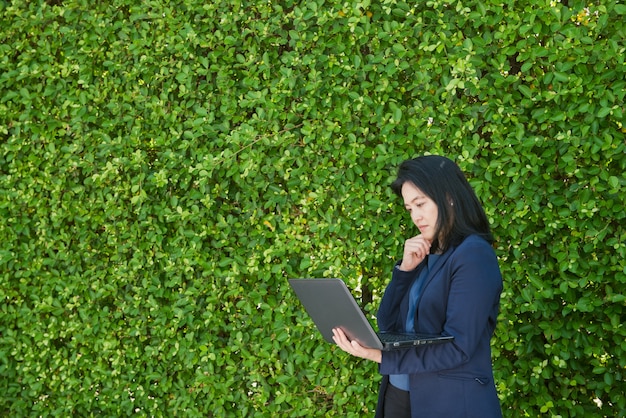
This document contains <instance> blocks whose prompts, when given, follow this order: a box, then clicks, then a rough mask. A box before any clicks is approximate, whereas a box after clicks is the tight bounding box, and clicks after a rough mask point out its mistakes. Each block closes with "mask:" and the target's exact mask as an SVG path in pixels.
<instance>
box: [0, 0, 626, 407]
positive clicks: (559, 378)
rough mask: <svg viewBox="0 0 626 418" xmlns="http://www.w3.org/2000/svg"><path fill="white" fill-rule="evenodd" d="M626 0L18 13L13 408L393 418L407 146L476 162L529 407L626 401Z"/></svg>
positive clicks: (6, 336)
mask: <svg viewBox="0 0 626 418" xmlns="http://www.w3.org/2000/svg"><path fill="white" fill-rule="evenodd" d="M625 16H626V5H624V4H623V3H621V2H610V1H604V0H598V1H595V2H591V3H588V2H581V1H574V0H560V1H555V0H553V1H547V0H546V1H543V0H540V1H527V0H525V1H517V2H513V1H509V0H504V1H498V2H492V1H490V0H484V1H474V0H468V1H466V2H461V1H444V0H430V1H423V2H404V1H401V0H397V1H396V0H382V1H380V2H371V1H369V0H363V1H360V2H357V1H355V2H350V1H345V2H339V1H325V0H309V1H306V2H294V1H292V0H283V1H279V2H278V1H273V0H270V1H240V0H230V1H220V0H216V1H210V2H209V1H207V2H203V1H198V0H173V1H163V0H160V1H156V0H152V1H143V2H138V1H130V0H112V1H103V2H88V1H84V0H83V1H80V0H75V1H71V0H65V1H63V0H47V1H42V0H39V1H17V0H14V1H7V2H2V3H0V19H1V22H0V23H1V25H0V27H1V29H0V41H1V42H0V215H1V217H2V222H1V223H0V415H6V416H99V417H100V416H129V415H137V416H185V417H187V416H204V417H207V416H208V417H223V416H258V417H265V416H293V417H296V416H304V417H312V416H319V417H322V416H348V417H350V416H352V417H360V416H372V415H373V409H374V408H375V403H376V391H377V385H378V382H379V380H380V377H379V376H378V373H377V368H376V366H375V365H374V364H372V363H368V362H364V361H359V360H356V359H353V358H348V357H347V356H346V355H345V354H344V353H342V352H339V351H337V350H335V349H334V347H333V346H331V345H329V344H326V343H325V342H323V341H322V339H321V338H320V336H319V335H318V334H317V332H316V330H315V328H314V326H313V324H312V322H311V321H310V319H309V318H308V317H307V316H306V314H305V312H304V309H303V308H302V307H301V305H300V304H299V302H298V301H297V299H296V298H295V296H294V294H293V293H292V291H291V290H290V288H289V287H288V285H287V278H290V277H300V276H307V277H321V276H324V277H341V278H343V279H344V280H346V281H347V283H348V284H349V286H350V287H351V288H352V289H353V290H354V292H355V294H356V295H357V296H358V298H359V300H360V302H361V303H362V306H363V307H364V309H365V310H366V311H367V312H368V313H369V314H370V315H371V316H372V318H373V316H374V314H375V312H376V309H377V306H378V302H379V300H380V296H381V293H382V291H383V289H384V286H385V284H386V282H387V280H388V278H389V275H390V272H391V267H392V265H393V262H394V261H395V260H396V259H397V258H398V257H400V256H401V253H402V242H403V241H404V239H405V238H406V237H407V236H409V235H410V234H413V233H415V231H414V230H413V228H412V227H411V226H410V225H409V224H410V220H409V218H408V216H407V215H406V214H405V213H403V210H402V208H401V205H400V204H399V203H400V202H399V201H398V199H397V198H396V197H394V196H393V195H392V194H391V192H390V190H389V187H388V186H389V183H390V182H391V181H392V180H393V178H394V174H395V168H396V166H397V165H398V163H399V162H401V161H402V160H404V159H407V158H411V157H414V156H417V155H419V154H423V153H439V154H444V155H447V156H449V157H451V158H452V159H454V160H455V161H457V162H458V163H459V165H460V166H461V167H462V168H463V170H464V171H465V172H466V173H467V174H468V177H469V178H470V181H471V183H472V185H473V186H474V187H475V188H476V191H477V193H478V195H479V197H480V198H481V200H482V201H483V203H484V205H485V208H486V211H487V213H488V216H489V219H490V221H491V223H492V226H493V232H494V234H495V236H496V238H497V243H496V246H497V253H498V256H499V259H500V262H501V268H502V273H503V276H504V280H505V286H504V291H503V294H502V304H501V314H500V322H499V325H498V328H497V331H496V335H495V337H494V340H493V360H494V372H495V375H496V381H497V387H498V392H499V396H500V398H501V401H502V407H503V410H504V414H505V416H507V417H537V416H547V417H585V418H586V417H624V416H626V390H625V388H626V384H625V383H624V379H625V377H626V329H625V328H624V324H623V322H624V317H625V315H626V279H625V277H626V262H625V261H624V260H625V259H626V232H625V229H624V224H625V218H626V211H625V209H624V192H625V187H626V178H625V175H624V172H625V170H626V142H625V139H624V138H625V133H626V126H625V124H626V121H625V120H624V112H625V106H624V96H625V95H626V79H625V73H626V64H625V62H624V56H626V43H625V39H626V29H625V22H626V20H625Z"/></svg>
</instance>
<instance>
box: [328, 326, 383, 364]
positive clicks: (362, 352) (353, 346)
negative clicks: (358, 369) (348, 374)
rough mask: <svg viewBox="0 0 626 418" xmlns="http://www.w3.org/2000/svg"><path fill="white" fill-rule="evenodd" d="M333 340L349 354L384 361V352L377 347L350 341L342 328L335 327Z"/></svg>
mask: <svg viewBox="0 0 626 418" xmlns="http://www.w3.org/2000/svg"><path fill="white" fill-rule="evenodd" d="M333 340H334V341H335V343H336V344H337V345H338V346H339V348H341V349H342V350H343V351H345V352H346V353H348V354H352V355H353V356H356V357H361V358H364V359H366V360H372V361H375V362H377V363H380V362H381V361H382V352H381V351H380V350H377V349H375V348H366V347H363V346H362V345H360V344H359V343H358V342H356V341H354V340H353V341H350V340H349V339H348V337H347V336H346V334H345V333H344V332H343V331H342V330H341V329H340V328H334V329H333Z"/></svg>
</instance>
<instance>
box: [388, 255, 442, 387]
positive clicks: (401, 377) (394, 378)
mask: <svg viewBox="0 0 626 418" xmlns="http://www.w3.org/2000/svg"><path fill="white" fill-rule="evenodd" d="M438 259H439V254H429V255H428V259H427V260H426V267H424V270H422V271H421V272H420V275H419V276H417V279H416V280H415V281H414V282H413V284H412V285H411V289H410V290H409V312H408V313H407V316H406V323H405V324H404V332H406V333H409V334H414V333H415V323H414V322H415V312H416V311H417V300H418V299H419V297H420V294H421V293H422V286H424V281H425V280H426V276H428V272H429V271H430V270H432V268H433V266H434V265H435V264H436V263H437V260H438ZM389 382H390V383H391V384H392V385H394V386H395V387H397V388H398V389H402V390H405V391H407V392H408V390H409V375H408V374H391V375H389Z"/></svg>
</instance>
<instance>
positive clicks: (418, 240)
mask: <svg viewBox="0 0 626 418" xmlns="http://www.w3.org/2000/svg"><path fill="white" fill-rule="evenodd" d="M430 244H431V242H430V241H428V240H426V239H425V238H423V237H422V235H417V236H415V237H413V238H409V239H408V240H406V241H405V242H404V255H403V256H402V263H400V266H399V268H400V270H402V271H412V270H415V269H416V268H417V266H418V265H419V263H421V262H422V260H424V258H426V256H427V255H428V254H429V253H430Z"/></svg>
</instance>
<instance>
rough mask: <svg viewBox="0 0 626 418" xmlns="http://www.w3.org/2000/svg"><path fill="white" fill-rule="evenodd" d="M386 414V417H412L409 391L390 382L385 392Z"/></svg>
mask: <svg viewBox="0 0 626 418" xmlns="http://www.w3.org/2000/svg"><path fill="white" fill-rule="evenodd" d="M384 415H385V418H411V400H410V398H409V392H407V391H404V390H401V389H398V388H397V387H395V386H394V385H392V384H391V383H389V384H388V385H387V391H386V392H385V406H384Z"/></svg>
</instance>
